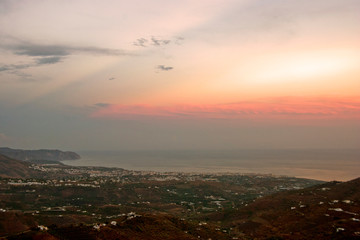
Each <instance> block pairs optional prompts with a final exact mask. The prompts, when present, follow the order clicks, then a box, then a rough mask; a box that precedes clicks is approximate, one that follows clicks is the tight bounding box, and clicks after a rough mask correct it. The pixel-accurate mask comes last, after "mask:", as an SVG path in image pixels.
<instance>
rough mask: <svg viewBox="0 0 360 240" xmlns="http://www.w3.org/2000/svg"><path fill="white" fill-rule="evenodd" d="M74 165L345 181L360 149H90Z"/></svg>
mask: <svg viewBox="0 0 360 240" xmlns="http://www.w3.org/2000/svg"><path fill="white" fill-rule="evenodd" d="M80 155H81V156H82V158H81V159H79V160H75V161H64V163H65V164H68V165H72V166H103V167H119V168H124V169H128V170H144V171H159V172H166V171H176V172H207V173H209V172H211V173H214V172H222V173H224V172H231V173H262V174H269V173H271V174H274V175H287V176H295V177H303V178H311V179H319V180H326V181H330V180H340V181H346V180H351V179H354V178H357V177H360V149H331V150H329V149H326V150H325V149H306V150H304V149H302V150H288V149H287V150H278V149H277V150H236V151H215V150H210V151H195V150H192V151H106V152H105V151H87V152H80Z"/></svg>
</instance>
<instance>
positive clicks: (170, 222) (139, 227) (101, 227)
mask: <svg viewBox="0 0 360 240" xmlns="http://www.w3.org/2000/svg"><path fill="white" fill-rule="evenodd" d="M8 239H9V240H12V239H17V240H22V239H43V240H50V239H94V240H95V239H98V240H101V239H104V240H105V239H106V240H115V239H124V240H138V239H143V240H165V239H168V240H195V239H217V240H225V239H230V237H229V236H227V235H225V234H224V233H222V232H221V231H217V230H215V229H214V228H211V227H209V226H206V225H199V224H195V223H190V222H188V221H185V220H181V219H178V218H175V217H171V216H169V215H153V214H145V215H143V216H141V215H136V214H130V215H128V216H124V217H122V218H119V219H116V220H113V221H111V222H108V223H104V224H91V225H84V224H82V225H77V226H74V225H69V226H66V227H57V226H56V225H52V226H50V227H49V229H48V230H47V231H41V230H40V229H33V230H32V231H29V232H26V233H24V234H19V235H15V236H12V237H9V238H8Z"/></svg>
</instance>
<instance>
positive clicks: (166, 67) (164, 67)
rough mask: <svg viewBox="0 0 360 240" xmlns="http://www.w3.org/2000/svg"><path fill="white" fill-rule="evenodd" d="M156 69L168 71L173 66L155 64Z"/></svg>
mask: <svg viewBox="0 0 360 240" xmlns="http://www.w3.org/2000/svg"><path fill="white" fill-rule="evenodd" d="M156 69H158V70H161V71H170V70H173V69H174V68H173V67H170V66H165V65H157V67H156Z"/></svg>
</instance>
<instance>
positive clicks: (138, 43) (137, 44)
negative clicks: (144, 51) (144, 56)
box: [133, 38, 149, 47]
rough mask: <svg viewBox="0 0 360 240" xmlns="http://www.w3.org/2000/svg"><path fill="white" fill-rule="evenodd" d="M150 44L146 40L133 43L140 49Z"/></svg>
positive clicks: (142, 39)
mask: <svg viewBox="0 0 360 240" xmlns="http://www.w3.org/2000/svg"><path fill="white" fill-rule="evenodd" d="M148 42H149V41H148V40H147V39H146V38H138V39H136V41H135V42H133V45H134V46H138V47H146V44H147V43H148Z"/></svg>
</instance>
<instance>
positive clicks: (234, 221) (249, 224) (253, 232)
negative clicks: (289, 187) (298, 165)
mask: <svg viewBox="0 0 360 240" xmlns="http://www.w3.org/2000/svg"><path fill="white" fill-rule="evenodd" d="M359 215H360V178H358V179H355V180H352V181H349V182H345V183H339V182H330V183H326V184H323V185H318V186H314V187H310V188H306V189H302V190H297V191H287V192H281V193H277V194H274V195H271V196H267V197H263V198H259V199H257V200H256V201H254V202H253V203H251V204H249V205H248V206H246V207H244V208H242V209H240V210H239V211H236V212H231V213H227V214H221V216H220V215H218V216H217V217H218V220H220V221H223V223H224V224H225V225H229V226H231V227H233V229H234V233H236V235H237V236H239V237H241V236H246V237H250V238H254V239H255V238H256V239H267V238H273V239H359V238H360V216H359ZM213 217H214V216H213Z"/></svg>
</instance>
